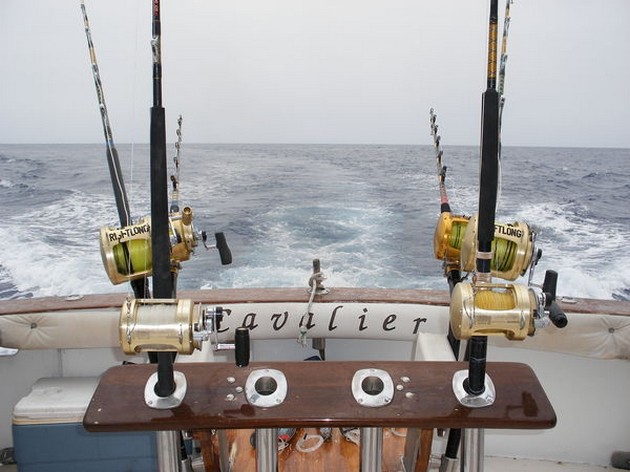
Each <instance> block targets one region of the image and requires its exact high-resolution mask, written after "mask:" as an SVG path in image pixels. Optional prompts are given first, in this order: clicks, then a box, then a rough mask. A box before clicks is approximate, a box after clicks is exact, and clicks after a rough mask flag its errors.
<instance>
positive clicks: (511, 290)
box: [450, 282, 540, 340]
mask: <svg viewBox="0 0 630 472" xmlns="http://www.w3.org/2000/svg"><path fill="white" fill-rule="evenodd" d="M539 303H540V301H539V297H538V296H537V295H536V294H535V292H534V291H533V290H532V289H530V288H528V287H526V286H524V285H517V284H478V285H473V284H470V283H464V282H461V283H458V284H457V285H456V286H455V288H454V289H453V292H452V294H451V305H450V322H451V328H452V330H453V334H454V335H455V337H456V338H457V339H470V338H471V337H472V336H498V335H503V336H505V337H506V338H508V339H510V340H523V339H525V338H526V337H527V336H528V335H529V336H531V335H533V334H534V332H535V324H534V320H535V318H536V315H537V313H538V312H539V309H540V305H539Z"/></svg>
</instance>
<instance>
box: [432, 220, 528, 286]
mask: <svg viewBox="0 0 630 472" xmlns="http://www.w3.org/2000/svg"><path fill="white" fill-rule="evenodd" d="M535 237H536V234H535V233H534V232H533V231H532V230H531V229H530V228H529V226H528V225H527V224H526V223H519V222H516V223H511V224H503V223H497V224H495V227H494V240H493V242H492V252H493V257H492V261H491V274H492V275H493V276H495V277H499V278H501V279H504V280H516V279H517V278H518V277H519V276H521V275H524V274H525V272H526V271H527V269H528V268H529V267H530V266H531V265H532V263H535V262H536V261H537V258H536V257H535V255H534V254H535V246H534V240H535ZM433 249H434V252H435V257H436V259H440V260H443V261H445V263H446V264H447V266H453V265H458V266H460V267H461V269H462V270H463V271H465V272H473V271H474V270H475V261H476V255H477V215H476V214H475V215H473V216H472V217H467V216H461V215H453V214H451V213H450V212H443V213H442V214H441V215H440V219H439V220H438V224H437V227H436V229H435V235H434V237H433Z"/></svg>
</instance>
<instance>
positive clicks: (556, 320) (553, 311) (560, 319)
mask: <svg viewBox="0 0 630 472" xmlns="http://www.w3.org/2000/svg"><path fill="white" fill-rule="evenodd" d="M548 310H549V319H550V320H551V322H552V323H553V325H554V326H555V327H557V328H564V327H565V326H566V325H567V324H568V322H569V320H568V319H567V315H565V313H564V311H562V308H560V305H558V303H556V302H555V301H553V302H551V303H550V304H549V308H548Z"/></svg>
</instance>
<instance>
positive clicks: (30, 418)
mask: <svg viewBox="0 0 630 472" xmlns="http://www.w3.org/2000/svg"><path fill="white" fill-rule="evenodd" d="M97 385H98V377H56V378H42V379H39V380H38V381H37V382H35V384H33V387H32V388H31V392H30V393H29V394H28V395H27V396H25V397H24V398H22V399H21V400H20V401H19V402H18V403H17V404H16V405H15V407H14V408H13V423H14V424H16V425H21V424H49V423H77V422H79V423H80V422H82V421H83V415H84V414H85V410H86V409H87V407H88V404H89V403H90V400H91V399H92V395H93V394H94V391H95V390H96V386H97Z"/></svg>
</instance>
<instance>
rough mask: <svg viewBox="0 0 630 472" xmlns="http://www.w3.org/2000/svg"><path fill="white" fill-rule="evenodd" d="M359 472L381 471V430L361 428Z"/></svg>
mask: <svg viewBox="0 0 630 472" xmlns="http://www.w3.org/2000/svg"><path fill="white" fill-rule="evenodd" d="M360 454H361V456H360V470H361V472H381V471H382V469H383V428H367V427H366V428H361V452H360Z"/></svg>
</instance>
